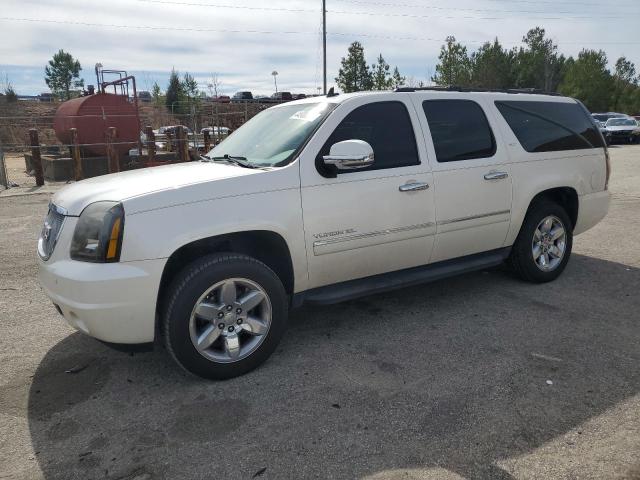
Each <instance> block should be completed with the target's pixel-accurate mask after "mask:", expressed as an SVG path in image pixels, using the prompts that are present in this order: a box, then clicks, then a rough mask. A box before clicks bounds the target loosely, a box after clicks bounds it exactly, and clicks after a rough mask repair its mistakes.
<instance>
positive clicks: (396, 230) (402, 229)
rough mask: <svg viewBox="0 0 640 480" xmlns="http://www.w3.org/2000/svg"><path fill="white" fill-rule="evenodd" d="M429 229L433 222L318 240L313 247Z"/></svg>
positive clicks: (433, 225)
mask: <svg viewBox="0 0 640 480" xmlns="http://www.w3.org/2000/svg"><path fill="white" fill-rule="evenodd" d="M431 227H435V224H434V223H433V222H429V223H421V224H419V225H410V226H408V227H398V228H388V229H386V230H380V231H377V232H368V233H358V234H355V235H349V236H346V237H338V238H332V239H331V240H320V241H317V242H313V246H314V247H321V246H324V245H331V244H334V243H342V242H349V241H352V240H360V239H362V238H370V237H377V236H380V235H391V234H393V233H402V232H410V231H413V230H421V229H426V228H431Z"/></svg>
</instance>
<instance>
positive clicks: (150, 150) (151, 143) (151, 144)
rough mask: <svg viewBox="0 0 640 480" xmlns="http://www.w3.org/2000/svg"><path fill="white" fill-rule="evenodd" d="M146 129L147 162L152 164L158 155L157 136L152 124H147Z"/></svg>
mask: <svg viewBox="0 0 640 480" xmlns="http://www.w3.org/2000/svg"><path fill="white" fill-rule="evenodd" d="M144 131H145V134H146V136H147V163H149V164H151V163H152V162H153V161H154V159H155V156H156V136H155V134H154V133H153V128H151V125H148V126H146V127H145V129H144Z"/></svg>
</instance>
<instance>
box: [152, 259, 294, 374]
mask: <svg viewBox="0 0 640 480" xmlns="http://www.w3.org/2000/svg"><path fill="white" fill-rule="evenodd" d="M169 295H170V300H169V303H168V307H167V310H166V312H165V315H164V322H163V327H164V334H165V342H166V344H167V348H168V350H169V351H170V352H171V354H172V355H173V357H174V358H175V360H176V361H177V362H178V363H179V364H180V365H182V366H183V367H184V368H185V369H186V370H188V371H190V372H192V373H194V374H196V375H199V376H201V377H205V378H212V379H225V378H231V377H235V376H238V375H242V374H244V373H246V372H248V371H250V370H253V369H254V368H256V367H257V366H259V365H260V364H262V363H263V362H264V361H265V360H266V359H267V358H268V357H269V355H271V353H272V352H273V351H274V350H275V348H276V346H277V345H278V342H279V341H280V338H281V337H282V334H283V333H284V330H285V327H286V321H287V314H288V307H287V296H286V292H285V290H284V287H283V286H282V282H281V281H280V279H279V278H278V276H277V275H276V274H275V273H274V272H273V271H272V270H271V269H270V268H269V267H267V266H266V265H264V264H263V263H261V262H259V261H257V260H255V259H254V258H251V257H248V256H245V255H236V254H216V255H210V256H207V257H204V258H202V259H200V260H197V261H195V262H194V263H192V264H191V265H189V266H187V267H186V268H185V269H184V270H183V271H182V272H181V273H180V274H178V276H177V278H176V279H175V280H174V281H173V283H172V285H171V287H170V289H169Z"/></svg>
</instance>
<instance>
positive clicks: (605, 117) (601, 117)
mask: <svg viewBox="0 0 640 480" xmlns="http://www.w3.org/2000/svg"><path fill="white" fill-rule="evenodd" d="M593 118H595V119H596V120H597V121H599V122H602V123H605V122H606V121H607V120H609V119H610V118H611V117H610V116H609V115H593Z"/></svg>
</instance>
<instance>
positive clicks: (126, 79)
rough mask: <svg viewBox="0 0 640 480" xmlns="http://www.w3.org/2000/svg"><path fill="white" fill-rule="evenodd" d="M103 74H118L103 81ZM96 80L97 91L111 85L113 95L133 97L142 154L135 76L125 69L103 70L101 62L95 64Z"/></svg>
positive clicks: (103, 90) (101, 91) (104, 89)
mask: <svg viewBox="0 0 640 480" xmlns="http://www.w3.org/2000/svg"><path fill="white" fill-rule="evenodd" d="M105 74H107V75H113V76H116V75H117V76H118V78H116V79H115V80H111V81H105ZM96 80H97V82H98V93H107V88H108V87H113V93H114V94H115V95H121V96H123V97H126V98H127V99H128V100H129V99H133V105H134V107H135V109H136V122H137V124H138V153H139V154H140V155H142V140H141V139H140V132H142V122H141V121H140V105H139V103H138V90H137V88H136V77H135V76H133V75H129V74H128V73H127V71H126V70H105V69H103V68H102V65H101V64H96ZM129 83H131V85H132V88H133V97H131V95H130V94H129Z"/></svg>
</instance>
